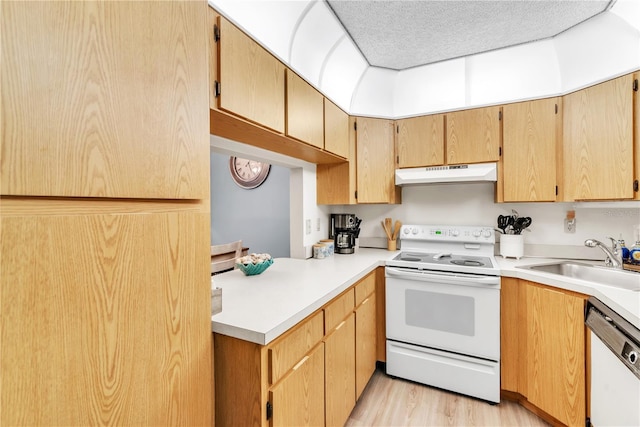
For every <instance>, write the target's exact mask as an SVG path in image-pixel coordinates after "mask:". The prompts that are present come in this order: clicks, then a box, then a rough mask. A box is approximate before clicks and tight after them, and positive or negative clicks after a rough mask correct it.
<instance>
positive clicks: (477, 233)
mask: <svg viewBox="0 0 640 427" xmlns="http://www.w3.org/2000/svg"><path fill="white" fill-rule="evenodd" d="M480 234H481V233H480V230H474V231H473V237H480Z"/></svg>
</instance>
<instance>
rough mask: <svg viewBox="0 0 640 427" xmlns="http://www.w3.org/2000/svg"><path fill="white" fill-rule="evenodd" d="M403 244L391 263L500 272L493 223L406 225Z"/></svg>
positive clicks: (441, 269)
mask: <svg viewBox="0 0 640 427" xmlns="http://www.w3.org/2000/svg"><path fill="white" fill-rule="evenodd" d="M400 244H401V249H402V252H401V253H400V254H398V255H397V256H396V257H394V258H393V259H392V260H389V261H387V266H391V267H401V268H412V269H417V270H439V271H446V272H461V273H472V274H484V275H499V268H498V264H497V262H496V260H495V257H494V255H493V254H494V246H495V235H494V231H493V228H492V227H474V226H434V225H405V226H403V227H402V229H401V231H400Z"/></svg>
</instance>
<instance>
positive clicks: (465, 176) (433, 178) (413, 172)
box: [396, 163, 498, 185]
mask: <svg viewBox="0 0 640 427" xmlns="http://www.w3.org/2000/svg"><path fill="white" fill-rule="evenodd" d="M497 179H498V173H497V166H496V163H476V164H471V165H449V166H433V167H427V168H406V169H396V185H419V184H447V183H458V182H483V181H484V182H486V181H493V182H495V181H497Z"/></svg>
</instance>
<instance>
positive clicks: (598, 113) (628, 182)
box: [563, 75, 634, 200]
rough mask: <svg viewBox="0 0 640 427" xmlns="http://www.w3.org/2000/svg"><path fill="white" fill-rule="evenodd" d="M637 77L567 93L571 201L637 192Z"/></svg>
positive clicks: (567, 180)
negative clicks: (634, 90)
mask: <svg viewBox="0 0 640 427" xmlns="http://www.w3.org/2000/svg"><path fill="white" fill-rule="evenodd" d="M632 81H633V76H632V75H626V76H623V77H620V78H617V79H614V80H610V81H607V82H605V83H601V84H599V85H595V86H591V87H588V88H586V89H583V90H579V91H577V92H574V93H571V94H569V95H566V96H565V97H564V99H563V139H564V141H563V146H564V155H563V161H564V184H565V192H564V195H565V199H566V200H602V199H631V198H633V197H634V194H633V89H632Z"/></svg>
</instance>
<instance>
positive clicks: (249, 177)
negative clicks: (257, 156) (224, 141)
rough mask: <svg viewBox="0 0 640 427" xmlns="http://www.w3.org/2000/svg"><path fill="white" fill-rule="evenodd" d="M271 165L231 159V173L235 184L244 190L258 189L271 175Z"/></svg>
mask: <svg viewBox="0 0 640 427" xmlns="http://www.w3.org/2000/svg"><path fill="white" fill-rule="evenodd" d="M270 169H271V165H270V164H269V163H263V162H258V161H256V160H249V159H243V158H241V157H231V158H230V159H229V171H230V172H231V178H233V180H234V182H235V183H236V184H238V185H239V186H240V187H242V188H246V189H251V188H256V187H258V186H259V185H260V184H262V183H263V182H264V181H265V180H266V179H267V176H268V175H269V170H270Z"/></svg>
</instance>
